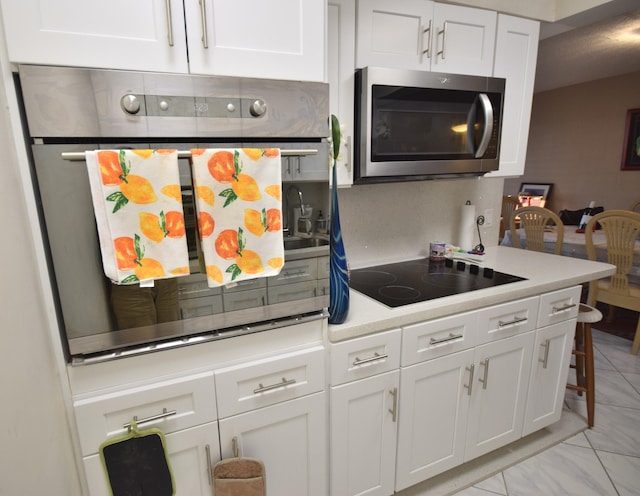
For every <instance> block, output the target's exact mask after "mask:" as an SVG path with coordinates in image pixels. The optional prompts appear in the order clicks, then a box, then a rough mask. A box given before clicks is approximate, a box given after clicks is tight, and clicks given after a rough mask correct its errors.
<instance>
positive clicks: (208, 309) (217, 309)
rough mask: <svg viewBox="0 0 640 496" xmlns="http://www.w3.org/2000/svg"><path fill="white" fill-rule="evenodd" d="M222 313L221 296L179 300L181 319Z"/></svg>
mask: <svg viewBox="0 0 640 496" xmlns="http://www.w3.org/2000/svg"><path fill="white" fill-rule="evenodd" d="M223 311H224V309H223V306H222V295H219V294H217V295H212V296H203V297H202V298H189V299H187V300H180V317H181V318H183V319H190V318H193V317H206V316H207V315H213V314H216V313H222V312H223Z"/></svg>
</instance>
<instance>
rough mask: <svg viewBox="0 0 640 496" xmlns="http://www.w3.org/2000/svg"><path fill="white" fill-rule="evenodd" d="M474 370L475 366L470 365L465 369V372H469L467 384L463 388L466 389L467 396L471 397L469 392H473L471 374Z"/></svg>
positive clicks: (473, 364)
mask: <svg viewBox="0 0 640 496" xmlns="http://www.w3.org/2000/svg"><path fill="white" fill-rule="evenodd" d="M475 369H476V364H475V363H472V364H471V366H470V367H465V370H468V371H469V384H465V385H464V387H466V388H467V396H471V391H472V390H473V373H474V371H475Z"/></svg>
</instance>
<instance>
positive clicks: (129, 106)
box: [120, 94, 140, 114]
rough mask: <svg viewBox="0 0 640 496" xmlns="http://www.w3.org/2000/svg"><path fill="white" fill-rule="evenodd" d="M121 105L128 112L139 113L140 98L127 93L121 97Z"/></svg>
mask: <svg viewBox="0 0 640 496" xmlns="http://www.w3.org/2000/svg"><path fill="white" fill-rule="evenodd" d="M120 106H121V107H122V110H124V111H125V112H126V113H127V114H137V113H138V112H139V111H140V100H139V99H138V97H137V96H136V95H131V94H129V95H125V96H123V97H122V98H121V99H120Z"/></svg>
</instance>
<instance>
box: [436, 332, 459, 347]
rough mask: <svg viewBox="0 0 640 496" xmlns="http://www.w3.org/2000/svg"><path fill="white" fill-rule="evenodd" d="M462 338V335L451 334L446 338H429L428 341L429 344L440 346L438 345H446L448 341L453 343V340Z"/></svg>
mask: <svg viewBox="0 0 640 496" xmlns="http://www.w3.org/2000/svg"><path fill="white" fill-rule="evenodd" d="M461 337H463V336H462V334H454V333H452V332H450V333H449V336H447V337H446V338H439V339H436V338H431V339H430V340H429V344H440V343H446V342H448V341H453V340H454V339H460V338H461Z"/></svg>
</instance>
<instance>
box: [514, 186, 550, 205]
mask: <svg viewBox="0 0 640 496" xmlns="http://www.w3.org/2000/svg"><path fill="white" fill-rule="evenodd" d="M551 186H553V183H522V184H521V185H520V193H521V194H522V193H525V194H528V195H531V196H542V199H543V200H544V201H545V203H546V202H547V200H548V199H549V193H550V192H551Z"/></svg>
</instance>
